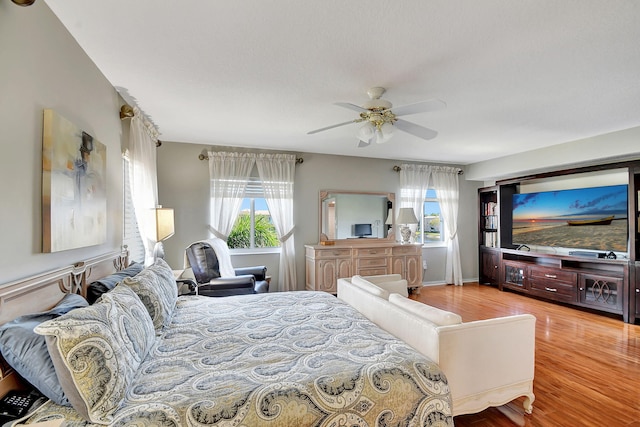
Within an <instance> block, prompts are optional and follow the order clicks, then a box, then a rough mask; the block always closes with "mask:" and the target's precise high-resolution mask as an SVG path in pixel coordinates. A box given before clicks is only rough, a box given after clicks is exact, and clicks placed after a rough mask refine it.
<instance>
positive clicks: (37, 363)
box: [0, 294, 88, 406]
mask: <svg viewBox="0 0 640 427" xmlns="http://www.w3.org/2000/svg"><path fill="white" fill-rule="evenodd" d="M86 306H88V303H87V301H86V300H85V299H84V298H82V297H81V296H80V295H77V294H67V295H65V297H64V298H63V299H62V301H60V302H59V303H58V305H56V306H55V307H54V308H52V309H51V310H49V311H45V312H43V313H34V314H27V315H24V316H20V317H18V318H17V319H15V320H12V321H11V322H8V323H5V324H4V325H2V326H1V327H0V353H2V356H3V357H4V358H5V360H6V361H7V363H9V365H10V366H11V367H12V368H13V369H15V370H16V372H17V373H19V374H20V376H22V378H24V379H25V380H27V381H28V382H29V383H30V384H31V385H32V386H34V387H35V388H36V389H38V390H39V391H40V393H42V394H43V395H44V396H46V397H48V398H49V399H51V400H52V401H54V402H55V403H57V404H59V405H64V406H69V405H70V404H69V400H68V399H67V397H66V396H65V394H64V392H63V391H62V387H61V386H60V382H59V381H58V377H57V376H56V371H55V368H54V366H53V362H52V361H51V356H49V351H48V350H47V343H46V341H45V338H44V337H43V336H42V335H38V334H36V333H35V332H34V331H33V330H34V328H35V327H36V326H38V325H39V324H41V323H43V322H46V321H48V320H51V319H56V318H58V317H60V316H62V315H63V314H66V313H68V312H70V311H71V310H73V309H76V308H80V307H86Z"/></svg>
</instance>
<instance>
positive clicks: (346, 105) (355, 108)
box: [335, 102, 367, 113]
mask: <svg viewBox="0 0 640 427" xmlns="http://www.w3.org/2000/svg"><path fill="white" fill-rule="evenodd" d="M335 105H339V106H340V107H344V108H347V109H349V110H353V111H357V112H358V113H362V112H363V111H367V109H366V108H362V107H360V106H358V105H356V104H350V103H348V102H336V103H335Z"/></svg>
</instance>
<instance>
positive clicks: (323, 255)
mask: <svg viewBox="0 0 640 427" xmlns="http://www.w3.org/2000/svg"><path fill="white" fill-rule="evenodd" d="M350 257H351V249H337V248H335V249H326V250H316V259H327V258H350Z"/></svg>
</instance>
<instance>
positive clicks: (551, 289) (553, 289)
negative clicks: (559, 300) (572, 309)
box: [544, 287, 558, 292]
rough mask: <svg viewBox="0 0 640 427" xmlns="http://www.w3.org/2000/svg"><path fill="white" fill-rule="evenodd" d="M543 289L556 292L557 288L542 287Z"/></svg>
mask: <svg viewBox="0 0 640 427" xmlns="http://www.w3.org/2000/svg"><path fill="white" fill-rule="evenodd" d="M544 290H545V291H549V292H558V290H557V289H556V288H547V287H545V288H544Z"/></svg>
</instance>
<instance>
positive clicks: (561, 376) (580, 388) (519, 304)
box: [411, 283, 640, 427]
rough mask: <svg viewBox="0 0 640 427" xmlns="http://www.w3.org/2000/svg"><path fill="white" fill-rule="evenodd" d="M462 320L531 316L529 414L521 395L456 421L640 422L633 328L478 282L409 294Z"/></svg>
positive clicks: (635, 426) (637, 342) (637, 338)
mask: <svg viewBox="0 0 640 427" xmlns="http://www.w3.org/2000/svg"><path fill="white" fill-rule="evenodd" d="M411 298H414V299H417V300H419V301H422V302H424V303H427V304H429V305H433V306H435V307H439V308H442V309H446V310H449V311H453V312H456V313H458V314H460V315H461V316H462V319H463V321H465V322H468V321H471V320H478V319H488V318H491V317H497V316H507V315H510V314H519V313H531V314H533V315H534V316H535V317H536V318H537V321H536V369H535V379H534V385H533V387H534V389H533V391H534V393H535V395H536V399H535V402H534V403H533V414H532V415H525V414H524V411H523V409H522V398H520V399H518V400H516V401H514V402H511V403H509V404H507V405H504V406H502V407H500V408H490V409H487V410H485V411H483V412H481V413H479V414H473V415H462V416H458V417H455V418H454V422H455V425H456V426H457V427H466V426H473V427H484V426H492V427H494V426H497V427H502V426H514V425H515V426H545V427H547V426H548V427H565V426H567V427H573V426H580V427H582V426H593V427H603V426H604V427H619V426H620V427H622V426H627V427H640V326H638V325H630V324H626V323H624V322H622V320H619V319H617V318H616V319H613V318H610V317H607V316H603V315H599V314H594V313H589V312H585V311H580V310H577V309H575V308H569V307H565V306H562V305H558V304H553V303H548V302H544V301H540V300H536V299H533V298H528V297H524V296H522V295H518V294H516V293H512V292H500V291H499V290H498V289H497V288H494V287H491V286H485V285H478V284H477V283H468V284H465V285H464V286H453V285H448V286H428V287H423V288H422V289H421V291H420V294H419V295H412V297H411Z"/></svg>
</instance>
